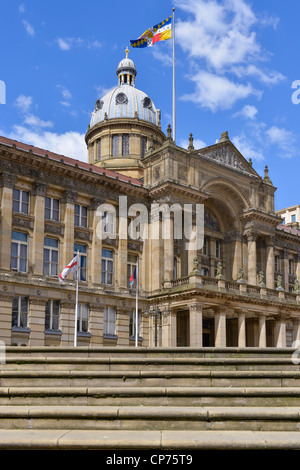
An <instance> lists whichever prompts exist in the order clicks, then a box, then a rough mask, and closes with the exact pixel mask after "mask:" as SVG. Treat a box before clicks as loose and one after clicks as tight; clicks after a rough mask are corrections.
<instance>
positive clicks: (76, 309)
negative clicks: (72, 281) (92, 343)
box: [74, 251, 79, 347]
mask: <svg viewBox="0 0 300 470" xmlns="http://www.w3.org/2000/svg"><path fill="white" fill-rule="evenodd" d="M77 256H78V262H79V251H78V252H77ZM78 277H79V266H78V264H77V270H76V300H75V325H74V346H75V347H76V346H77V317H78Z"/></svg>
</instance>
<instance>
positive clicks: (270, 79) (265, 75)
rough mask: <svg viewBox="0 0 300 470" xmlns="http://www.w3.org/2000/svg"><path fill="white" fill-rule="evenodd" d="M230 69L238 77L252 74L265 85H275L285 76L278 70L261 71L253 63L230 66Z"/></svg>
mask: <svg viewBox="0 0 300 470" xmlns="http://www.w3.org/2000/svg"><path fill="white" fill-rule="evenodd" d="M231 70H232V72H234V73H235V74H236V75H237V77H239V78H242V77H245V76H253V77H255V78H257V79H258V80H259V81H260V82H262V83H264V84H265V85H277V83H279V82H281V81H283V80H285V78H286V77H285V76H284V75H283V74H282V73H280V72H276V71H273V70H270V71H263V70H262V69H261V68H258V67H256V66H255V65H253V64H251V65H247V66H237V67H232V69H231Z"/></svg>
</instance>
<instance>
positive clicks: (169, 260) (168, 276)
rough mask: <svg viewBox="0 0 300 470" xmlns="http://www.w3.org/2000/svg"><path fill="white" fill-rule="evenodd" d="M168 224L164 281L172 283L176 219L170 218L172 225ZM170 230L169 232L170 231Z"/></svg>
mask: <svg viewBox="0 0 300 470" xmlns="http://www.w3.org/2000/svg"><path fill="white" fill-rule="evenodd" d="M167 225H168V223H167V222H166V229H165V234H163V236H164V237H165V238H164V240H163V243H164V281H171V280H172V279H173V277H174V276H173V274H174V219H173V217H171V216H170V225H169V227H167ZM168 228H169V230H168Z"/></svg>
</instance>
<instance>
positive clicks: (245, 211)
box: [0, 51, 300, 347]
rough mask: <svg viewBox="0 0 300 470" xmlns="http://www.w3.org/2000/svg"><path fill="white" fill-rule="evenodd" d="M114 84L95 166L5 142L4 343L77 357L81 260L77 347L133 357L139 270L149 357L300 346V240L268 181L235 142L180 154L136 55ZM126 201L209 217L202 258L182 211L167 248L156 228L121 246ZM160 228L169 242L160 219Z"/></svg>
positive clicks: (102, 109) (93, 128)
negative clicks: (171, 351) (124, 349)
mask: <svg viewBox="0 0 300 470" xmlns="http://www.w3.org/2000/svg"><path fill="white" fill-rule="evenodd" d="M117 79H118V83H117V86H116V87H115V88H114V89H113V90H111V91H110V92H109V93H107V94H106V95H105V96H104V97H103V98H102V99H101V100H97V102H96V104H95V109H94V111H93V113H92V116H91V121H90V124H89V126H88V130H87V133H86V144H87V153H88V163H85V162H81V161H78V160H74V159H72V158H69V157H66V156H62V155H57V154H55V153H52V152H49V151H46V150H43V149H40V148H35V147H32V146H30V145H27V144H25V143H21V142H17V141H13V140H10V139H8V138H5V137H0V181H1V185H0V201H1V202H0V204H1V219H0V339H1V340H2V341H4V342H5V344H7V345H32V346H33V345H41V346H42V345H57V346H68V345H73V339H74V338H73V336H74V322H75V316H74V310H75V281H74V279H73V277H72V276H70V277H69V278H68V279H67V282H66V283H65V284H61V283H59V280H58V274H59V272H60V271H61V270H62V269H63V268H64V267H65V266H66V265H67V263H68V262H69V261H70V260H71V259H72V258H73V257H74V255H75V254H76V253H77V252H79V253H80V272H79V310H78V317H77V344H78V345H79V346H80V345H91V346H93V345H95V346H96V345H104V346H106V345H116V346H127V345H134V333H135V306H136V290H135V284H133V286H131V285H130V284H129V277H130V275H131V274H132V272H133V269H134V267H135V266H136V265H138V272H139V276H138V282H139V286H138V287H139V289H138V297H139V301H138V305H139V324H138V329H139V345H143V346H148V345H149V346H154V345H158V346H172V347H176V346H191V347H200V346H215V347H224V346H240V347H244V346H246V347H247V346H249V347H251V346H260V347H268V346H286V345H291V344H292V342H293V341H297V340H300V329H299V319H300V292H299V287H298V286H299V284H298V280H299V279H300V231H299V230H297V228H293V227H289V226H285V225H283V224H282V218H281V216H280V214H277V213H275V210H274V194H275V191H276V188H275V187H274V186H273V184H272V181H271V179H270V176H269V172H268V168H267V167H266V168H265V176H264V178H262V177H261V176H259V175H258V173H257V172H256V171H255V169H254V168H253V165H252V162H251V160H250V161H247V160H246V159H245V158H244V157H243V156H242V155H241V153H240V152H239V151H238V149H237V148H236V147H235V146H234V145H233V143H232V142H231V141H230V138H229V136H228V133H227V132H224V133H223V134H222V135H221V138H220V140H219V142H218V143H216V144H214V145H211V146H208V147H205V148H202V149H195V148H194V145H193V137H192V135H190V138H189V146H188V149H184V148H181V147H179V146H177V145H176V144H175V143H174V141H173V140H172V130H171V128H170V127H169V128H168V129H167V132H166V134H165V133H164V132H163V131H162V129H161V124H160V111H159V109H157V108H156V107H155V105H154V103H153V101H152V99H151V98H150V97H149V96H148V95H147V94H146V93H144V92H142V91H140V90H139V89H138V88H136V68H135V65H134V63H133V62H132V60H131V59H129V58H128V51H126V57H125V58H124V59H123V60H122V61H121V62H120V64H119V66H118V68H117ZM124 196H126V203H127V207H128V208H129V207H134V208H137V207H145V208H147V209H148V211H149V213H150V209H151V207H152V206H153V204H158V205H159V207H164V208H166V207H167V208H170V207H172V205H174V204H177V205H180V206H181V207H182V206H183V205H184V204H186V205H190V206H191V207H193V208H194V207H195V206H196V205H197V204H198V205H202V206H203V205H204V208H205V210H204V241H203V247H202V248H201V249H199V250H194V251H192V250H188V249H186V240H185V238H184V237H178V233H175V228H174V227H175V224H174V220H175V213H174V214H173V213H172V211H171V212H170V215H171V217H170V221H169V224H170V225H169V227H170V230H171V236H170V237H169V238H168V239H164V238H162V237H157V238H155V237H153V236H152V237H151V233H152V232H151V231H153V230H154V229H153V227H154V224H153V225H151V224H150V222H149V236H148V238H146V237H144V238H142V237H140V238H137V239H136V237H134V236H130V233H129V235H128V237H127V239H126V238H123V237H120V236H119V233H120V227H121V222H122V224H123V223H124V220H123V219H124V218H123V219H122V221H121V219H120V217H119V213H120V201H121V200H122V199H120V198H122V197H123V198H124ZM103 204H107V207H108V210H107V211H105V212H102V213H101V214H100V213H99V210H98V208H99V206H100V205H103ZM137 205H138V206H137ZM190 206H189V207H190ZM110 207H113V208H114V209H115V214H116V215H117V217H114V212H113V211H112V212H111V211H110V210H109V208H110ZM162 212H163V210H162ZM181 217H182V219H181V222H182V225H183V214H181ZM193 220H194V222H195V219H193ZM133 221H134V213H133V212H132V213H130V212H128V214H127V217H126V218H125V222H126V223H127V224H129V225H130V224H131V223H132V222H133ZM100 222H101V223H100ZM99 223H100V230H101V234H100V235H101V236H99ZM101 224H103V225H101ZM155 224H156V225H155V227H156V228H158V230H161V228H162V225H163V214H162V213H161V212H159V213H158V216H157V217H156V219H155ZM152 234H153V233H152Z"/></svg>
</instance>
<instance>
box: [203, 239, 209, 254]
mask: <svg viewBox="0 0 300 470" xmlns="http://www.w3.org/2000/svg"><path fill="white" fill-rule="evenodd" d="M202 254H203V255H208V240H207V237H204V240H203V247H202Z"/></svg>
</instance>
